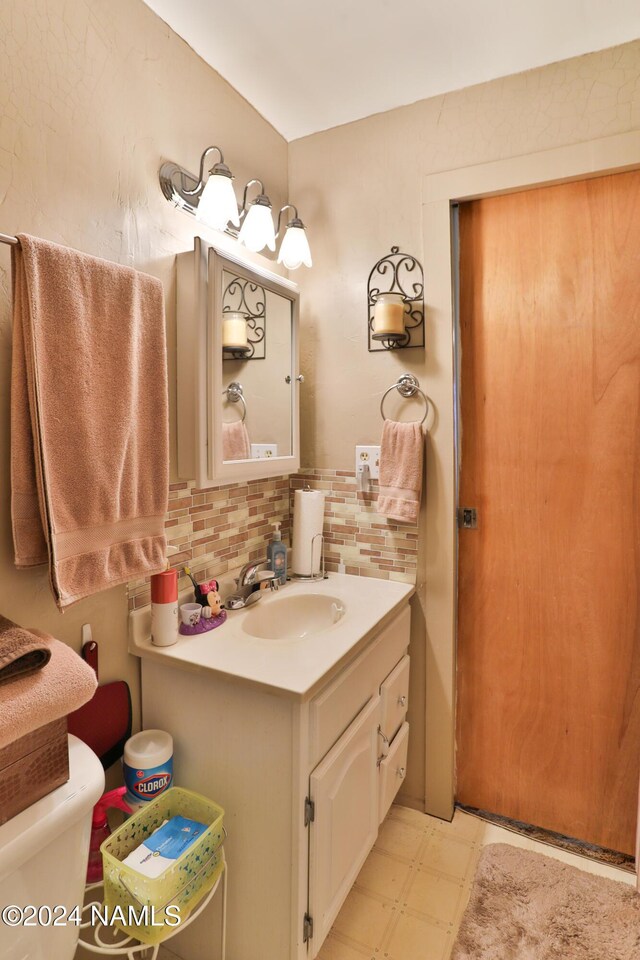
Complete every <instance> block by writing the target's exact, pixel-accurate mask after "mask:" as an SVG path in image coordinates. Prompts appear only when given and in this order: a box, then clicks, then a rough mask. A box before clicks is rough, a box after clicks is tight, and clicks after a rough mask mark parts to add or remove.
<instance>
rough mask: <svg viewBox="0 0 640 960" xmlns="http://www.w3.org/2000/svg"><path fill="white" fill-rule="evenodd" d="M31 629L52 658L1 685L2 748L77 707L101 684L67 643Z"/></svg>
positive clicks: (0, 729) (0, 724)
mask: <svg viewBox="0 0 640 960" xmlns="http://www.w3.org/2000/svg"><path fill="white" fill-rule="evenodd" d="M30 632H31V634H32V635H33V636H34V637H37V638H38V640H39V642H40V645H41V646H42V647H44V648H45V649H47V650H48V651H50V654H51V659H50V660H49V662H48V663H47V665H46V666H44V667H43V668H42V670H38V671H37V672H36V673H32V674H30V675H29V676H24V677H19V678H18V679H17V680H13V681H12V682H11V683H3V684H2V686H0V749H2V747H6V746H7V744H9V743H13V742H14V740H19V739H20V737H25V736H26V735H27V734H28V733H31V732H32V731H33V730H37V729H38V727H42V726H44V724H45V723H51V722H52V721H53V720H59V719H60V717H66V716H67V714H68V713H71V711H72V710H77V709H78V708H79V707H81V706H82V705H83V704H84V703H86V702H87V701H88V700H90V699H91V697H92V696H93V694H94V693H95V689H96V687H97V686H98V681H97V679H96V675H95V672H94V671H93V670H92V669H91V667H90V666H89V665H88V664H87V663H85V662H84V660H83V659H82V658H81V657H79V656H78V654H77V653H74V651H73V650H72V649H71V647H68V646H67V645H66V643H61V642H60V641H59V640H54V639H53V637H50V636H48V635H47V634H46V633H42V632H41V631H40V630H31V631H30Z"/></svg>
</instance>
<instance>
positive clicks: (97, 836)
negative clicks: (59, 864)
mask: <svg viewBox="0 0 640 960" xmlns="http://www.w3.org/2000/svg"><path fill="white" fill-rule="evenodd" d="M126 792H127V788H126V787H118V789H117V790H110V791H109V792H108V793H105V794H104V795H103V796H102V797H100V799H99V800H98V802H97V803H96V805H95V807H94V808H93V815H92V817H91V843H90V844H89V863H88V865H87V883H100V881H101V880H102V854H101V853H100V844H101V843H102V841H103V840H106V839H107V837H108V836H109V834H110V833H111V830H110V829H109V821H108V820H107V810H112V809H113V808H114V807H116V808H117V809H118V810H124V812H125V813H132V812H133V811H132V810H131V807H130V806H129V804H128V803H126V801H125V800H124V795H125V793H126Z"/></svg>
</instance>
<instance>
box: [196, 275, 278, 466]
mask: <svg viewBox="0 0 640 960" xmlns="http://www.w3.org/2000/svg"><path fill="white" fill-rule="evenodd" d="M219 292H220V297H219V302H218V304H217V308H218V309H217V311H216V312H217V318H216V319H217V323H218V325H219V327H220V328H221V346H222V349H221V355H222V391H221V395H220V411H219V412H220V417H221V424H222V459H223V462H225V463H226V462H230V461H232V462H234V461H238V460H262V459H273V458H278V457H290V456H292V454H293V412H294V405H293V402H292V398H293V395H294V385H295V380H294V377H293V352H292V348H293V342H294V339H293V321H294V306H295V301H294V300H292V299H291V295H290V293H289V291H285V294H284V295H283V293H282V292H280V291H278V290H275V289H273V285H268V284H267V283H266V282H265V278H264V277H258V276H256V275H254V276H250V275H249V271H248V270H246V271H242V272H239V271H238V269H237V268H236V267H235V266H234V268H233V269H230V268H229V267H228V266H227V267H225V268H224V269H223V270H222V274H221V284H220V291H219ZM214 402H215V401H214Z"/></svg>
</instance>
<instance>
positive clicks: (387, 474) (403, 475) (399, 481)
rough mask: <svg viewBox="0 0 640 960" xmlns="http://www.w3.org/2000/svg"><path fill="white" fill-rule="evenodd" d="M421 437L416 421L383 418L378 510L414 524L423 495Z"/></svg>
mask: <svg viewBox="0 0 640 960" xmlns="http://www.w3.org/2000/svg"><path fill="white" fill-rule="evenodd" d="M423 462H424V436H423V433H422V425H421V424H419V423H397V422H396V421H395V420H385V422H384V426H383V428H382V442H381V444H380V488H379V492H378V513H379V514H381V516H383V517H389V519H390V520H397V521H400V522H401V523H417V522H418V514H419V512H420V498H421V496H422V470H423Z"/></svg>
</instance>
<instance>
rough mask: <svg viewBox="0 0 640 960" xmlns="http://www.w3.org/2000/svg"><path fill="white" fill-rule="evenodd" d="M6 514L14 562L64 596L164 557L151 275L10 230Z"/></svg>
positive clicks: (164, 446) (165, 463) (159, 310)
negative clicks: (45, 572)
mask: <svg viewBox="0 0 640 960" xmlns="http://www.w3.org/2000/svg"><path fill="white" fill-rule="evenodd" d="M19 241H20V243H19V246H17V247H13V248H12V268H13V366H12V378H11V513H12V521H13V540H14V547H15V562H16V566H18V567H31V566H35V565H36V564H40V563H48V564H49V576H50V582H51V587H52V590H53V594H54V597H55V600H56V603H57V604H58V607H59V608H60V609H63V608H64V607H66V606H68V605H69V604H71V603H74V602H75V601H76V600H80V599H82V597H86V596H88V595H90V594H93V593H97V592H98V591H99V590H104V589H106V588H107V587H112V586H115V585H116V584H120V583H126V582H127V581H128V580H134V579H136V578H138V577H143V576H145V575H147V574H150V573H154V572H157V571H159V570H162V569H163V568H164V565H165V532H164V518H165V512H166V508H167V500H168V484H169V445H168V399H167V361H166V345H165V327H164V309H163V291H162V285H161V283H160V281H159V280H156V279H155V278H153V277H149V276H146V275H145V274H142V273H138V272H137V271H135V270H132V269H131V268H130V267H123V266H119V265H118V264H115V263H110V262H108V261H106V260H99V259H97V258H96V257H90V256H87V255H85V254H81V253H77V252H76V251H75V250H70V249H68V248H67V247H61V246H58V245H57V244H53V243H48V242H47V241H45V240H36V239H34V238H33V237H29V236H26V235H24V234H21V235H19Z"/></svg>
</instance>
